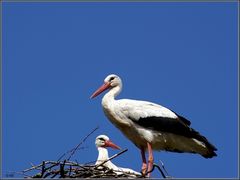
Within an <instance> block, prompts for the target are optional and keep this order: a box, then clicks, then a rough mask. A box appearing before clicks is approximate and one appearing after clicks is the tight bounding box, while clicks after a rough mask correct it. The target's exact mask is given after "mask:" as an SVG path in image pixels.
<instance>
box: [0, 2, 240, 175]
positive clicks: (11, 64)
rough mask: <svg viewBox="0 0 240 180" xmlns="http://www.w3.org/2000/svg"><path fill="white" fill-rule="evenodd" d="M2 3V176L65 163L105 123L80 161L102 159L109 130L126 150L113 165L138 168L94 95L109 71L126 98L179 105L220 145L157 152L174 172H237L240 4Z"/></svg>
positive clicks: (135, 151) (137, 158)
mask: <svg viewBox="0 0 240 180" xmlns="http://www.w3.org/2000/svg"><path fill="white" fill-rule="evenodd" d="M2 10H3V12H2V15H3V22H2V23H3V27H2V36H3V42H2V45H3V57H2V71H3V73H2V76H3V83H2V85H3V89H2V90H3V94H2V97H3V102H2V106H3V109H2V111H3V114H2V124H3V127H2V146H3V152H2V153H3V154H2V155H3V161H2V163H3V176H5V174H6V172H7V171H21V170H23V169H26V168H29V167H30V162H31V163H33V164H38V163H41V162H42V161H43V160H57V158H58V157H59V156H60V155H61V154H62V153H64V152H66V151H67V150H69V149H71V148H72V147H74V146H75V145H76V144H78V143H79V142H80V140H81V139H82V138H83V137H85V136H86V135H87V134H88V133H89V132H90V131H91V130H92V129H93V128H95V127H96V126H97V125H99V126H100V129H99V130H98V131H96V132H95V133H94V134H93V135H92V136H91V137H90V138H88V140H87V141H86V143H85V144H84V147H85V149H84V150H80V151H78V152H77V153H76V154H75V156H74V157H73V160H77V161H78V162H81V163H86V162H90V161H94V160H96V158H97V150H96V148H95V144H94V140H95V137H96V136H97V135H99V134H107V135H108V136H109V137H110V138H111V139H112V140H113V141H114V142H115V143H116V144H118V145H119V146H121V147H122V148H128V152H126V153H124V154H123V155H121V156H120V157H118V158H116V159H114V160H113V162H114V163H116V164H117V165H119V166H122V167H130V168H133V169H135V170H140V168H141V156H140V153H139V150H138V149H137V148H136V147H135V146H134V145H133V144H132V143H131V142H130V141H129V140H128V139H126V138H125V137H124V136H123V135H122V134H121V132H120V131H119V130H118V129H116V128H115V127H114V126H113V125H112V124H111V123H110V122H109V121H108V119H107V118H106V117H105V116H104V114H103V111H102V107H101V98H102V96H99V97H98V98H96V99H93V100H91V99H90V98H89V97H90V95H91V94H92V93H93V92H94V91H95V90H96V89H97V88H98V87H99V86H100V85H101V84H102V83H103V79H104V78H105V76H107V75H108V74H110V73H115V74H118V75H119V76H120V77H121V78H122V80H123V83H124V85H123V88H124V89H123V92H122V93H121V94H120V96H119V98H130V99H140V100H148V101H152V102H155V103H159V104H161V105H163V106H166V107H168V108H170V109H172V110H174V111H175V112H177V113H178V114H181V115H183V116H185V117H186V118H188V119H189V120H190V121H191V122H192V127H193V128H194V129H196V130H197V131H199V132H200V133H201V134H203V135H204V136H206V137H207V138H208V139H209V141H210V142H211V143H213V144H214V145H215V146H216V147H217V148H218V151H217V154H218V156H217V157H216V158H213V159H204V158H202V157H201V156H199V155H193V154H178V153H168V152H155V153H154V155H155V161H156V163H158V162H159V160H162V161H163V162H164V164H165V166H166V168H167V170H168V172H169V174H170V175H172V176H173V177H177V178H220V177H223V178H234V177H237V176H238V158H239V157H238V117H237V113H238V101H237V97H238V96H237V94H238V91H237V87H238V86H237V82H238V78H237V75H238V56H237V53H238V42H237V33H238V30H237V25H238V24H237V3H236V2H235V3H226V2H225V3H210V2H206V3H191V2H188V3H164V2H159V3H49V2H46V3H16V2H14V3H13V2H12V3H3V7H2ZM117 152H119V151H117V150H111V151H110V155H113V154H115V153H117ZM152 176H153V177H160V178H161V175H160V174H159V172H157V171H156V172H155V173H153V175H152ZM15 177H18V176H15Z"/></svg>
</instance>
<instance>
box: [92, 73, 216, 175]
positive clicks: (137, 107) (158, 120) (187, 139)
mask: <svg viewBox="0 0 240 180" xmlns="http://www.w3.org/2000/svg"><path fill="white" fill-rule="evenodd" d="M107 89H109V91H108V92H107V93H106V94H105V95H104V97H103V98H102V106H103V110H104V113H105V115H106V116H107V117H108V119H109V120H110V121H111V122H112V123H113V124H114V125H115V126H116V127H117V128H119V129H120V130H121V131H122V133H123V134H124V135H125V136H126V137H127V138H128V139H130V140H131V141H132V142H133V143H134V144H135V145H136V146H137V147H138V148H139V149H140V150H141V155H142V160H143V164H142V173H144V174H146V173H147V171H151V169H152V167H153V153H152V150H153V149H154V150H165V151H171V152H179V153H180V152H187V153H197V154H200V155H202V156H203V157H205V158H212V157H213V156H217V154H216V153H215V152H214V151H216V150H217V148H216V147H214V145H212V144H211V143H210V142H209V141H208V140H207V139H206V138H205V137H204V136H202V135H201V134H200V133H199V132H197V131H195V130H194V129H193V128H191V127H190V124H191V122H190V121H189V120H187V119H185V118H184V117H182V116H180V115H178V114H177V113H175V112H173V111H171V110H169V109H167V108H165V107H163V106H161V105H158V104H155V103H152V102H147V101H138V100H130V99H120V100H116V99H115V97H116V96H117V95H118V94H119V93H120V92H121V90H122V81H121V78H120V77H119V76H117V75H115V74H111V75H108V76H107V77H106V78H105V80H104V84H103V85H102V86H101V87H100V88H99V89H98V90H97V91H95V92H94V93H93V94H92V96H91V98H94V97H96V96H97V95H99V94H100V93H102V92H103V91H105V90H107ZM145 150H148V153H149V156H148V165H147V163H146V158H145Z"/></svg>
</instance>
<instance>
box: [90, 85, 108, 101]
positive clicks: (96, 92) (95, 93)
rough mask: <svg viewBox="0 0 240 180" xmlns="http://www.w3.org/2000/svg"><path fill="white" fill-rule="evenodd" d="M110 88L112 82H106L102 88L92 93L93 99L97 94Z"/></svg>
mask: <svg viewBox="0 0 240 180" xmlns="http://www.w3.org/2000/svg"><path fill="white" fill-rule="evenodd" d="M108 88H110V83H108V82H107V83H104V84H103V85H102V86H101V87H100V88H98V89H97V90H96V91H95V92H94V93H93V94H92V95H91V97H90V98H91V99H92V98H95V97H96V96H97V95H99V94H101V93H102V92H103V91H105V90H107V89H108Z"/></svg>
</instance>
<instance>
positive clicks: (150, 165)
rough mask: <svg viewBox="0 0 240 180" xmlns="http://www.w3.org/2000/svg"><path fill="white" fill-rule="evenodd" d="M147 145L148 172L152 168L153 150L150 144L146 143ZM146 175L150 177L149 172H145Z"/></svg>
mask: <svg viewBox="0 0 240 180" xmlns="http://www.w3.org/2000/svg"><path fill="white" fill-rule="evenodd" d="M147 147H148V168H147V169H148V172H150V171H151V170H152V168H153V152H152V145H151V144H150V143H147ZM147 177H150V173H148V174H147Z"/></svg>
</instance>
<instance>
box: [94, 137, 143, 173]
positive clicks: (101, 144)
mask: <svg viewBox="0 0 240 180" xmlns="http://www.w3.org/2000/svg"><path fill="white" fill-rule="evenodd" d="M95 144H96V147H97V149H98V158H97V161H96V163H95V165H100V164H102V163H103V162H105V161H107V160H108V159H109V157H108V150H107V147H111V148H113V149H120V147H119V146H117V145H116V144H114V143H113V142H112V141H111V140H110V139H109V137H108V136H106V135H99V136H98V137H96V141H95ZM102 166H104V167H107V168H109V169H112V170H113V171H114V172H115V173H116V174H118V175H121V174H123V173H126V174H128V175H129V176H131V177H140V176H141V173H139V172H136V171H134V170H132V169H129V168H123V167H118V166H116V165H115V164H113V163H112V162H111V161H110V160H108V161H107V162H106V163H104V164H102ZM99 168H101V166H99Z"/></svg>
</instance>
